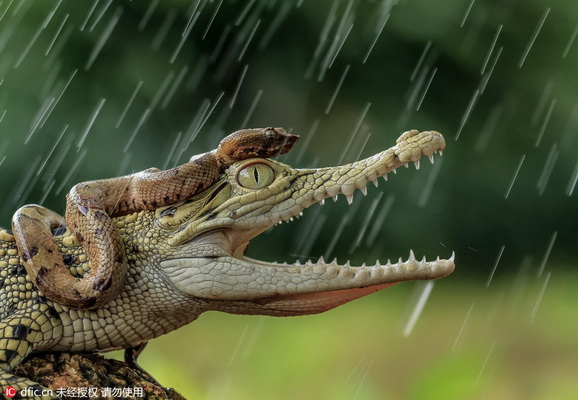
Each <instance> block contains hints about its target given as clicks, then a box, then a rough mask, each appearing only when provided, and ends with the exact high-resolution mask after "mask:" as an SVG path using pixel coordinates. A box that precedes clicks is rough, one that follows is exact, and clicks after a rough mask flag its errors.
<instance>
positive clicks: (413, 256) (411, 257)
mask: <svg viewBox="0 0 578 400" xmlns="http://www.w3.org/2000/svg"><path fill="white" fill-rule="evenodd" d="M407 261H408V262H409V261H415V254H414V253H413V250H410V251H409V258H408V259H407Z"/></svg>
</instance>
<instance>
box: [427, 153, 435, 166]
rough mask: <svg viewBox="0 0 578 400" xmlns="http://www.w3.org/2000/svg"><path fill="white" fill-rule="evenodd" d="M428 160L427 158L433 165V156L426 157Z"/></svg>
mask: <svg viewBox="0 0 578 400" xmlns="http://www.w3.org/2000/svg"><path fill="white" fill-rule="evenodd" d="M428 158H429V162H430V163H432V164H433V163H434V160H435V159H434V156H433V154H430V155H429V156H428Z"/></svg>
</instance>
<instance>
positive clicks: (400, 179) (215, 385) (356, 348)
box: [0, 0, 578, 399]
mask: <svg viewBox="0 0 578 400" xmlns="http://www.w3.org/2000/svg"><path fill="white" fill-rule="evenodd" d="M577 34H578V7H577V6H576V4H575V1H574V0H553V1H548V2H545V1H538V0H528V1H519V0H518V1H516V0H507V1H491V0H475V1H474V0H459V1H458V0H456V1H450V0H442V1H437V2H431V1H426V0H405V1H394V0H384V1H377V0H374V1H370V0H367V1H362V0H359V1H354V0H350V1H312V0H309V1H308V0H300V1H275V0H271V1H262V0H253V1H247V2H241V1H235V0H213V1H206V0H205V1H203V0H199V1H191V2H189V1H177V0H172V1H166V0H165V1H160V0H156V1H151V2H144V1H141V2H138V1H133V2H119V1H112V0H111V1H106V0H100V1H98V0H96V1H86V2H79V1H73V0H63V1H42V2H40V1H32V0H28V1H18V0H14V1H10V2H8V1H4V2H2V3H0V174H1V176H2V180H3V184H4V190H3V191H2V196H0V216H1V219H0V221H2V225H4V226H7V225H9V223H10V217H11V215H12V213H13V212H14V211H15V210H16V209H17V208H18V207H19V206H20V205H23V204H26V203H32V202H34V203H41V204H43V205H46V206H47V207H50V208H52V209H54V210H57V211H59V212H62V211H63V208H64V195H65V193H66V192H67V190H68V189H69V188H70V187H71V186H72V185H73V184H74V183H76V182H79V181H83V180H89V179H97V178H106V177H112V176H116V175H120V174H126V173H130V172H133V171H138V170H142V169H145V168H148V167H152V166H156V167H160V168H167V167H172V166H174V165H177V164H179V163H182V162H185V161H187V160H188V159H189V157H190V156H191V155H193V154H197V153H201V152H204V151H207V150H210V149H213V148H214V147H215V145H216V144H217V143H218V142H219V140H220V139H221V138H222V137H223V136H225V135H226V134H227V133H230V132H232V131H234V130H237V129H240V128H245V127H264V126H282V127H285V128H286V129H290V130H292V131H293V132H295V133H299V134H301V136H302V137H301V141H300V142H299V143H298V145H297V147H296V148H295V149H294V151H293V152H292V153H291V154H288V155H286V156H283V158H282V160H283V161H284V162H287V163H289V164H291V165H293V166H296V167H312V166H326V165H336V164H338V163H343V162H350V161H353V160H356V159H359V158H361V157H365V156H368V155H371V154H373V153H375V152H377V151H379V150H382V149H385V148H387V147H389V146H391V145H392V144H393V143H394V142H395V139H396V138H397V136H398V135H399V134H400V133H401V132H403V131H405V130H408V129H413V128H416V129H421V130H428V129H435V130H438V131H440V132H442V133H443V134H444V135H445V137H446V140H447V148H446V151H445V152H444V156H443V158H438V160H437V162H436V163H435V164H434V165H433V166H432V165H430V164H429V163H428V162H423V163H422V167H421V169H420V170H419V171H415V170H414V168H413V167H412V168H410V169H408V170H405V169H403V170H401V171H400V172H399V173H398V174H397V175H396V176H392V177H390V179H389V182H388V183H383V181H382V182H381V184H380V186H379V188H378V189H374V188H370V190H369V195H368V196H367V197H365V198H364V197H363V196H361V195H359V194H357V195H356V198H355V201H354V203H353V205H352V206H348V205H347V203H346V202H345V201H343V200H340V201H338V202H337V203H335V204H333V203H332V202H331V204H329V205H328V206H326V207H322V208H321V207H319V206H316V207H312V208H311V209H310V210H308V211H306V212H305V216H304V217H303V218H302V219H300V220H298V221H296V222H294V223H292V224H283V225H282V226H280V227H277V228H275V229H274V230H272V231H271V232H268V233H266V234H264V235H262V237H259V238H258V239H256V240H254V241H253V243H252V246H251V248H250V250H249V255H251V256H253V257H256V258H261V259H266V260H273V259H277V260H285V261H294V260H296V259H300V260H306V259H307V258H309V257H311V258H313V259H315V258H317V257H318V256H319V255H324V256H326V257H330V258H333V257H337V258H338V260H340V261H345V260H347V259H351V260H352V262H353V263H357V264H361V263H362V262H364V261H367V262H369V263H373V262H374V261H375V259H382V260H385V259H387V258H392V259H397V258H398V257H399V256H403V257H404V258H405V257H406V256H407V254H408V252H409V249H410V248H412V249H413V250H414V251H415V252H416V255H418V256H420V257H421V255H426V256H427V257H428V258H434V257H435V256H437V255H440V256H442V257H448V256H449V255H450V254H451V252H452V251H455V252H456V257H457V258H456V264H457V269H456V271H455V273H454V274H453V275H452V276H450V277H448V278H446V279H444V280H442V281H439V282H436V284H435V287H434V289H433V291H432V292H431V295H430V296H429V299H428V301H427V303H426V304H425V307H424V308H423V312H422V313H421V315H420V316H419V318H418V319H417V320H415V321H414V322H415V323H412V316H413V315H416V314H415V313H414V312H415V310H416V305H417V304H418V303H419V299H420V296H423V295H424V294H425V293H427V292H428V290H429V289H430V287H429V286H427V285H424V284H422V283H406V284H403V285H399V286H397V287H395V288H392V289H389V290H387V291H384V292H381V293H379V294H375V295H372V296H370V297H368V298H365V299H361V300H358V301H356V302H353V303H351V304H349V305H346V306H343V307H341V308H339V309H337V310H334V311H331V312H329V313H326V314H323V315H318V316H310V317H301V318H289V319H281V318H279V319H275V318H267V317H243V316H230V315H225V314H218V313H212V314H207V315H204V316H202V317H201V318H200V319H199V320H198V321H196V322H195V323H193V324H191V325H189V326H188V327H185V328H183V329H181V330H180V331H177V332H174V333H172V334H170V335H168V336H165V337H163V338H160V339H157V340H155V341H153V342H151V344H150V345H149V348H148V349H147V351H145V352H144V354H143V356H142V358H141V363H142V365H143V366H144V367H145V368H147V369H148V370H149V371H150V372H151V373H152V374H153V375H154V376H156V377H157V378H158V379H159V380H160V381H161V382H163V383H164V384H166V385H168V386H174V387H175V388H177V389H178V390H179V391H181V392H182V393H183V394H185V395H186V396H187V397H188V398H190V399H260V398H263V399H265V398H276V399H297V398H299V399H308V398H311V399H313V398H314V399H474V398H475V399H482V398H483V399H568V398H573V397H576V396H578V379H577V378H578V344H577V343H576V336H577V334H578V321H577V320H578V318H577V316H576V311H575V309H576V307H575V305H576V300H577V295H576V291H577V287H578V286H577V283H578V282H577V281H578V274H577V271H576V266H577V262H576V257H577V256H578V251H577V250H576V246H577V245H578V232H577V229H576V225H577V221H578V207H577V206H576V196H577V194H576V191H578V189H577V188H575V184H576V179H577V175H578V139H577V132H578V43H576V42H577V41H578V40H577V39H578V38H577ZM345 216H347V217H346V218H347V219H344V218H345ZM376 220H377V221H379V223H378V224H373V223H370V224H369V225H367V222H366V221H371V222H373V221H376Z"/></svg>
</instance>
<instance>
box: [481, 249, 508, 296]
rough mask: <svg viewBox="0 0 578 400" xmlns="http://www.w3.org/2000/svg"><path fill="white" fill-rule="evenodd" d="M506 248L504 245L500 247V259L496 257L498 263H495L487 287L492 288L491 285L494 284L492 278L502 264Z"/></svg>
mask: <svg viewBox="0 0 578 400" xmlns="http://www.w3.org/2000/svg"><path fill="white" fill-rule="evenodd" d="M505 248H506V246H504V245H502V247H500V251H499V252H498V257H496V261H495V262H494V266H493V267H492V272H490V276H489V277H488V281H487V282H486V287H490V283H491V282H492V278H493V277H494V274H495V273H496V269H497V268H498V264H499V263H500V259H501V258H502V254H503V253H504V249H505Z"/></svg>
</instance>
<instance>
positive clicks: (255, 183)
mask: <svg viewBox="0 0 578 400" xmlns="http://www.w3.org/2000/svg"><path fill="white" fill-rule="evenodd" d="M274 180H275V171H274V170H273V168H271V167H270V166H269V165H267V164H251V165H248V166H246V167H245V168H243V169H242V170H240V171H239V173H238V174H237V182H239V185H241V186H243V187H244V188H247V189H262V188H264V187H265V186H268V185H269V184H271V182H273V181H274Z"/></svg>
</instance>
